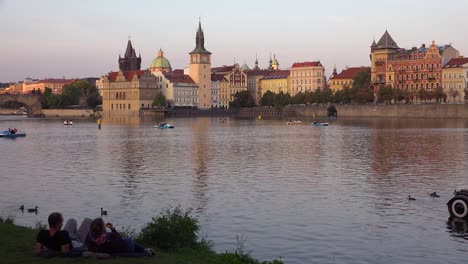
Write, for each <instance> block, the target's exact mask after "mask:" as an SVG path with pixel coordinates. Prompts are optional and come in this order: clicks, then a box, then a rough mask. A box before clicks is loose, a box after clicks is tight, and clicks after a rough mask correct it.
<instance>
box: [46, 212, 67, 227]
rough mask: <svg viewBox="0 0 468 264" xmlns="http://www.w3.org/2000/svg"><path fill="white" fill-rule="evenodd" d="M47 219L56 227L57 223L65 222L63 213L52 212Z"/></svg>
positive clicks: (50, 225) (51, 225) (50, 224)
mask: <svg viewBox="0 0 468 264" xmlns="http://www.w3.org/2000/svg"><path fill="white" fill-rule="evenodd" d="M47 221H49V227H56V226H57V224H59V223H63V216H62V214H61V213H57V212H55V213H51V214H50V215H49V219H47Z"/></svg>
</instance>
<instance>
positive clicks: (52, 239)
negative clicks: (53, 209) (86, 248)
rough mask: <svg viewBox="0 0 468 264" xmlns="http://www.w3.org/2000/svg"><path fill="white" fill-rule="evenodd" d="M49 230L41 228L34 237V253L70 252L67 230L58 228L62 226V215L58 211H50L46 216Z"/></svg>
mask: <svg viewBox="0 0 468 264" xmlns="http://www.w3.org/2000/svg"><path fill="white" fill-rule="evenodd" d="M48 222H49V228H50V229H49V230H46V229H42V230H41V231H39V234H37V237H36V250H35V253H36V255H38V256H39V255H43V254H44V253H46V254H48V253H50V251H52V252H55V253H54V254H60V253H62V254H67V253H69V252H70V248H71V240H70V236H69V235H68V232H67V231H64V230H60V229H61V228H62V226H63V217H62V214H60V213H52V214H50V215H49V218H48Z"/></svg>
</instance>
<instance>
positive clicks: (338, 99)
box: [334, 86, 351, 104]
mask: <svg viewBox="0 0 468 264" xmlns="http://www.w3.org/2000/svg"><path fill="white" fill-rule="evenodd" d="M334 101H335V103H343V104H349V103H351V90H350V89H349V87H348V86H345V87H344V88H343V90H338V91H336V92H335V96H334Z"/></svg>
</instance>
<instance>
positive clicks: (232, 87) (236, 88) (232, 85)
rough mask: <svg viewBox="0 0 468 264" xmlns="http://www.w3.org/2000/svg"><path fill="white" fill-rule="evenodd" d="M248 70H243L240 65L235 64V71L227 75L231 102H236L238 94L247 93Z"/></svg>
mask: <svg viewBox="0 0 468 264" xmlns="http://www.w3.org/2000/svg"><path fill="white" fill-rule="evenodd" d="M246 72H247V70H242V69H241V67H240V66H239V64H237V63H236V64H234V67H233V69H232V70H231V72H229V73H228V74H227V75H226V79H227V81H228V82H229V102H232V101H234V96H235V94H236V93H238V92H242V91H247V73H246Z"/></svg>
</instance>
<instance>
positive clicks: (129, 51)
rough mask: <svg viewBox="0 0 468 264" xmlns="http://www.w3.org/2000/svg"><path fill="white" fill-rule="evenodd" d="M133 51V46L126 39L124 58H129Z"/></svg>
mask: <svg viewBox="0 0 468 264" xmlns="http://www.w3.org/2000/svg"><path fill="white" fill-rule="evenodd" d="M133 52H135V51H134V49H133V47H132V42H131V41H130V40H128V42H127V50H126V51H125V55H124V57H125V58H130V57H131V56H132V53H133Z"/></svg>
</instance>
